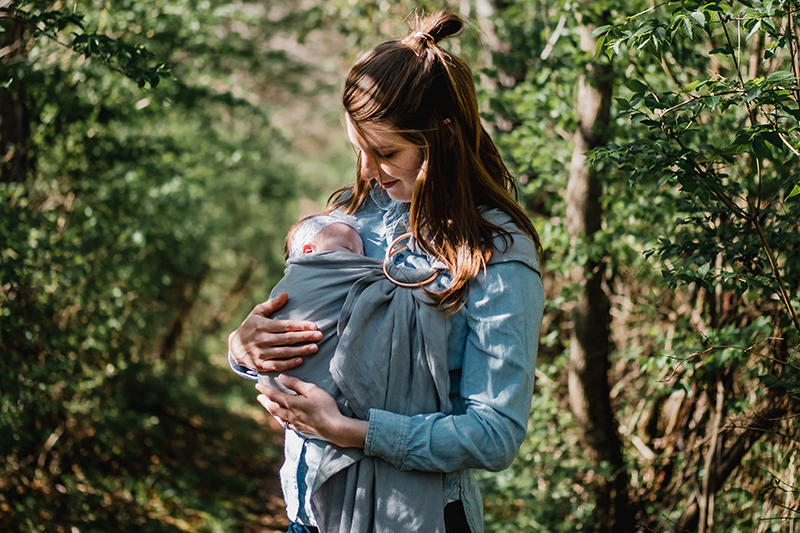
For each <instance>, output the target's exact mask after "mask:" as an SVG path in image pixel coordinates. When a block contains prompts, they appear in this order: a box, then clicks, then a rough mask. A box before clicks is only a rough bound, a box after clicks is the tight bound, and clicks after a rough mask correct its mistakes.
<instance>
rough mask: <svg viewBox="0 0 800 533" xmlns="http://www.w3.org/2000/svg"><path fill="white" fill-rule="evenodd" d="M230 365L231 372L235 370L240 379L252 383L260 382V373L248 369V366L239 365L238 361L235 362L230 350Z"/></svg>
mask: <svg viewBox="0 0 800 533" xmlns="http://www.w3.org/2000/svg"><path fill="white" fill-rule="evenodd" d="M228 364H229V365H231V370H233V371H234V372H235V373H236V374H237V375H239V376H240V377H243V378H246V379H249V380H252V381H258V372H257V371H256V370H253V369H252V368H247V367H246V366H242V365H240V364H237V363H236V361H234V360H233V354H232V353H231V351H230V350H228Z"/></svg>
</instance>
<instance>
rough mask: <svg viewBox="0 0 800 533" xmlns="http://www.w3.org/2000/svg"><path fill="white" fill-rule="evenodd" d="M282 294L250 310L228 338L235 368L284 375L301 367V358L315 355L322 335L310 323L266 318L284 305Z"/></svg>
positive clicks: (285, 298)
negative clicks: (292, 369)
mask: <svg viewBox="0 0 800 533" xmlns="http://www.w3.org/2000/svg"><path fill="white" fill-rule="evenodd" d="M288 299H289V296H288V295H287V294H286V293H285V292H284V293H281V294H280V295H279V296H277V297H276V298H272V299H269V300H267V301H266V302H264V303H260V304H258V305H257V306H255V307H254V308H253V310H252V311H251V312H250V314H249V315H247V318H246V319H245V320H244V322H242V325H241V326H239V329H237V330H236V331H234V332H233V333H231V334H230V335H229V336H228V349H229V350H230V352H231V354H232V355H233V360H234V361H236V363H237V364H240V365H242V366H246V367H247V368H253V369H256V370H261V371H262V372H269V371H274V372H283V371H285V370H289V369H290V368H294V367H296V366H299V365H301V364H303V358H302V356H304V355H309V354H313V353H315V352H316V351H317V345H316V344H303V345H302V346H296V345H297V344H299V343H316V342H319V341H321V340H322V333H321V332H320V331H318V330H317V326H316V324H314V323H313V322H305V321H300V320H272V319H271V318H270V317H269V315H271V314H272V313H274V312H275V311H277V310H278V309H280V308H281V307H283V306H284V305H285V304H286V301H287V300H288Z"/></svg>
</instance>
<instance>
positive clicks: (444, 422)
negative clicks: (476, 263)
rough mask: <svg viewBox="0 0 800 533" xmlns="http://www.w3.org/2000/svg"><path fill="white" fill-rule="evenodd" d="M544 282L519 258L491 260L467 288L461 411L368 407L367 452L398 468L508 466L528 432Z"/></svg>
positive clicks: (437, 469)
mask: <svg viewBox="0 0 800 533" xmlns="http://www.w3.org/2000/svg"><path fill="white" fill-rule="evenodd" d="M543 308H544V288H543V286H542V280H541V277H540V275H539V273H538V272H537V271H536V270H533V269H532V268H530V267H529V266H527V265H525V264H523V263H520V262H507V263H499V264H493V265H489V266H488V267H487V269H486V275H485V276H481V277H480V278H479V279H478V280H476V281H474V282H473V283H472V284H471V286H470V289H469V293H468V295H467V301H466V304H465V312H466V316H467V327H468V331H467V338H466V344H465V348H464V354H463V364H462V372H461V387H460V396H461V399H462V402H463V404H464V406H465V409H464V412H463V414H454V415H444V414H442V413H432V414H425V415H416V416H410V417H409V416H403V415H398V414H396V413H390V412H387V411H382V410H379V409H372V410H371V411H370V413H369V429H368V431H367V438H366V442H365V445H364V452H365V453H366V455H370V456H375V457H380V458H382V459H384V460H386V461H388V462H389V463H391V464H392V465H394V466H395V467H397V468H399V469H401V470H421V471H431V472H454V471H456V470H460V469H464V468H480V469H485V470H492V471H497V470H502V469H504V468H507V467H508V466H509V465H510V464H511V462H512V461H513V460H514V457H515V456H516V454H517V451H518V450H519V447H520V446H521V445H522V441H523V440H524V438H525V434H526V429H527V421H528V415H529V411H530V405H531V397H532V396H533V385H534V371H535V367H536V355H537V350H538V345H539V331H540V329H541V324H542V313H543Z"/></svg>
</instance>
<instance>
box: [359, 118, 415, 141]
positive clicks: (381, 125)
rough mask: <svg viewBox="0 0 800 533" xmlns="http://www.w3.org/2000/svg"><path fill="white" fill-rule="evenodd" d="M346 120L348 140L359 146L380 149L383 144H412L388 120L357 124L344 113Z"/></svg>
mask: <svg viewBox="0 0 800 533" xmlns="http://www.w3.org/2000/svg"><path fill="white" fill-rule="evenodd" d="M345 117H346V118H345V120H346V122H347V135H348V137H349V138H350V141H351V142H353V143H354V144H357V145H359V146H360V147H368V148H372V149H378V150H379V149H380V148H382V147H385V146H390V145H391V146H397V145H403V146H406V145H407V146H414V144H413V143H411V142H410V141H408V140H407V139H406V138H404V137H403V136H402V135H400V133H399V132H398V131H397V128H395V127H394V126H393V125H391V124H389V123H388V122H368V123H365V124H358V125H357V126H356V123H355V121H353V119H352V118H350V115H349V114H345Z"/></svg>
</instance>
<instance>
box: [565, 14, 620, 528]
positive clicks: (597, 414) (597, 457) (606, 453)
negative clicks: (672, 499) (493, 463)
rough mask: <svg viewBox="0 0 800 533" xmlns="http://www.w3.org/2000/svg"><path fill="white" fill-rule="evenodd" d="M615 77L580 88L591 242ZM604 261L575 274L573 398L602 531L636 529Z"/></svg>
mask: <svg viewBox="0 0 800 533" xmlns="http://www.w3.org/2000/svg"><path fill="white" fill-rule="evenodd" d="M593 29H594V28H593V26H590V25H586V24H584V25H582V26H581V28H580V31H581V48H582V49H583V50H584V51H587V52H588V53H590V54H591V53H593V51H594V43H595V40H594V39H592V38H591V32H592V30H593ZM612 76H613V72H612V67H611V64H610V63H605V64H597V63H589V64H587V65H586V69H585V73H584V74H583V75H582V76H581V77H580V80H579V83H578V94H577V99H576V110H575V111H576V117H577V120H578V127H577V130H576V131H575V137H574V141H575V149H574V152H573V156H572V164H571V166H570V176H569V183H568V185H567V194H566V197H567V198H566V200H567V226H568V229H569V232H570V235H571V236H572V238H573V239H578V238H580V237H582V236H584V237H585V238H586V240H587V241H591V239H592V236H593V235H594V234H595V233H596V232H597V231H599V230H600V228H601V222H602V207H601V204H600V194H601V191H602V185H601V182H600V179H599V176H598V172H597V171H596V170H595V169H593V168H592V167H590V166H589V165H587V164H586V163H585V159H586V158H585V156H584V153H585V152H587V151H588V150H591V149H593V148H596V147H598V146H600V145H601V144H603V143H604V141H605V131H606V128H607V126H608V123H609V120H610V107H611V97H612V92H613V79H612ZM604 270H605V265H604V263H603V261H602V259H591V260H589V261H588V262H587V263H586V264H584V265H583V266H581V267H579V268H577V269H575V270H574V271H573V272H572V273H571V276H572V281H573V282H578V283H580V284H581V285H582V286H583V290H582V291H580V292H579V294H578V300H577V302H576V304H575V308H574V310H573V313H572V319H573V328H572V337H571V342H570V360H571V365H570V373H569V397H570V404H571V406H572V410H573V412H574V414H575V419H576V422H577V424H578V427H579V428H580V431H581V433H582V437H583V439H582V441H583V443H584V447H585V448H586V451H587V454H588V456H589V459H590V460H591V461H592V462H593V463H594V464H595V465H597V467H601V466H603V465H607V466H606V467H607V468H610V470H611V471H610V473H609V474H608V475H607V476H603V475H598V476H597V478H596V480H595V490H596V497H597V514H598V516H597V519H598V523H599V526H600V531H603V532H615V533H616V532H628V531H633V512H632V511H631V509H630V506H629V501H628V478H627V472H626V470H625V466H624V462H623V457H622V444H621V442H620V438H619V435H618V433H617V422H616V418H615V416H614V411H613V408H612V406H611V399H610V396H609V392H610V388H609V383H608V370H609V360H608V356H609V330H608V325H609V322H610V318H611V317H610V312H609V301H608V296H607V295H606V293H605V292H604V289H603V286H602V281H603V274H604Z"/></svg>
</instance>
